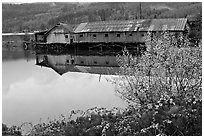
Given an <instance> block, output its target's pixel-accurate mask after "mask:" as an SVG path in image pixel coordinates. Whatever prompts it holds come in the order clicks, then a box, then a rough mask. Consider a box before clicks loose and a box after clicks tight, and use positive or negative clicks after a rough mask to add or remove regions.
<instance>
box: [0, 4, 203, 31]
mask: <svg viewBox="0 0 204 138" xmlns="http://www.w3.org/2000/svg"><path fill="white" fill-rule="evenodd" d="M140 4H141V16H140ZM201 14H202V3H195V2H194V3H193V2H186V3H184V2H179V3H173V2H169V3H166V2H165V3H162V2H146V3H138V2H135V3H125V2H116V3H114V2H106V3H102V2H100V3H99V2H98V3H59V2H57V3H30V4H8V3H3V4H2V18H3V19H2V32H3V33H4V32H23V31H29V32H30V31H37V30H45V29H48V28H50V27H52V26H53V25H55V24H56V23H58V22H63V23H67V24H72V25H76V24H79V23H81V22H93V21H101V20H102V21H104V20H131V19H138V18H140V17H141V18H145V19H147V18H177V17H195V16H196V18H197V17H198V18H201Z"/></svg>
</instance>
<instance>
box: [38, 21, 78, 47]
mask: <svg viewBox="0 0 204 138" xmlns="http://www.w3.org/2000/svg"><path fill="white" fill-rule="evenodd" d="M35 40H36V42H38V43H47V44H51V43H63V44H65V43H66V44H67V43H68V44H70V43H73V41H74V35H73V30H72V28H71V27H70V26H69V25H67V24H63V23H58V24H57V25H55V26H54V27H52V28H51V29H49V30H47V31H42V32H37V33H35Z"/></svg>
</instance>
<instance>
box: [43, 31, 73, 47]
mask: <svg viewBox="0 0 204 138" xmlns="http://www.w3.org/2000/svg"><path fill="white" fill-rule="evenodd" d="M47 43H70V34H67V33H64V29H63V28H56V29H53V30H52V31H51V32H50V33H49V35H48V36H47Z"/></svg>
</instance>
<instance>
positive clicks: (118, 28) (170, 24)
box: [74, 18, 187, 33]
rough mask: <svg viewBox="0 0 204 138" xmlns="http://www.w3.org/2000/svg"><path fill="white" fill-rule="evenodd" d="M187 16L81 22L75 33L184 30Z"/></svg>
mask: <svg viewBox="0 0 204 138" xmlns="http://www.w3.org/2000/svg"><path fill="white" fill-rule="evenodd" d="M186 23H187V19H186V18H178V19H173V18H170V19H139V20H126V21H101V22H92V23H81V24H80V25H79V26H78V27H77V28H76V29H75V31H74V32H75V33H82V32H126V31H164V30H184V28H185V25H186Z"/></svg>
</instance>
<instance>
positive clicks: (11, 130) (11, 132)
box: [2, 124, 21, 136]
mask: <svg viewBox="0 0 204 138" xmlns="http://www.w3.org/2000/svg"><path fill="white" fill-rule="evenodd" d="M2 136H21V131H20V127H17V126H12V127H7V126H6V125H5V124H2Z"/></svg>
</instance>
